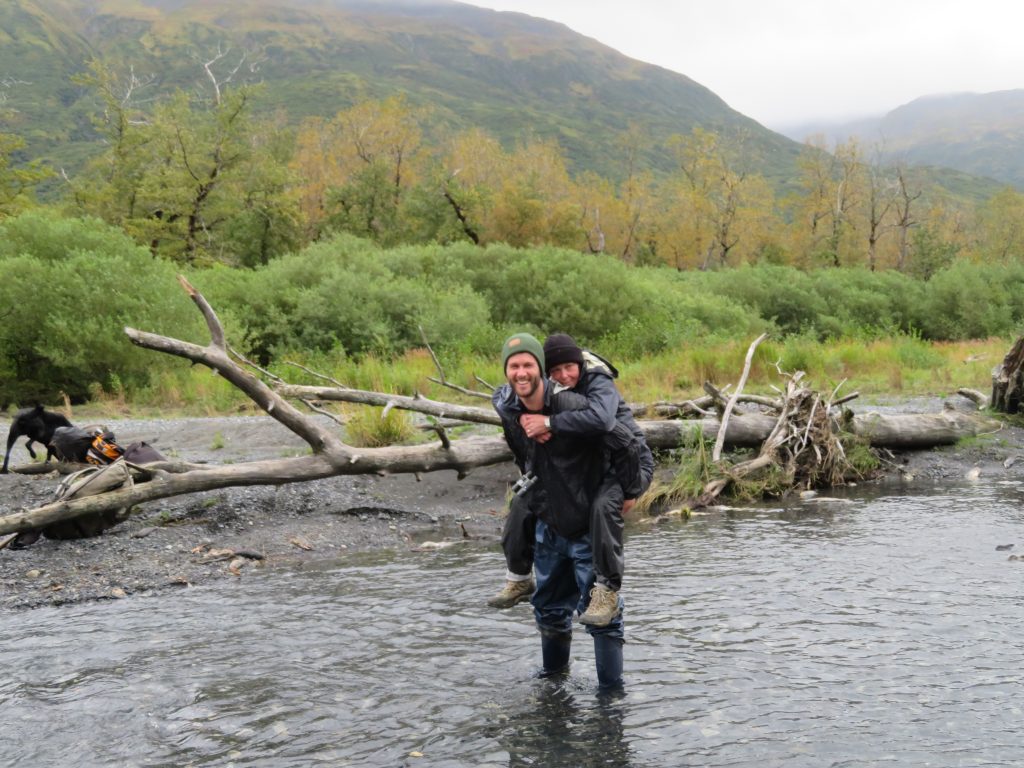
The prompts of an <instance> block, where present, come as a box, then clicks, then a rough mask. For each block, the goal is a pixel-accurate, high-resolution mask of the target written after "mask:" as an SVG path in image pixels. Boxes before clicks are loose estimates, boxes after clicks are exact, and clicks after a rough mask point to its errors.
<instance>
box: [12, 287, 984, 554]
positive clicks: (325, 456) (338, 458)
mask: <svg viewBox="0 0 1024 768" xmlns="http://www.w3.org/2000/svg"><path fill="white" fill-rule="evenodd" d="M179 280H180V282H181V284H182V286H183V287H184V289H185V290H186V292H187V293H188V294H189V297H190V298H191V299H192V301H193V302H194V303H195V304H196V306H197V307H198V308H199V311H200V312H201V313H202V315H203V317H204V319H205V320H206V324H207V329H208V331H209V334H210V342H209V344H207V345H206V346H199V345H197V344H192V343H189V342H185V341H180V340H177V339H173V338H169V337H166V336H159V335H156V334H152V333H145V332H142V331H138V330H135V329H132V328H126V329H125V333H126V334H127V335H128V337H129V338H130V339H131V341H132V342H133V343H134V344H136V345H138V346H140V347H143V348H146V349H151V350H154V351H158V352H164V353H166V354H171V355H175V356H178V357H182V358H184V359H186V360H189V361H191V362H192V363H201V364H203V365H205V366H207V367H209V368H211V369H212V370H214V371H215V372H216V373H218V374H219V375H221V376H223V377H224V378H225V379H227V380H228V381H229V382H231V383H232V384H233V385H234V386H236V387H237V388H238V389H239V390H241V391H242V392H244V393H245V394H246V395H247V396H248V397H249V398H250V399H251V400H252V401H253V402H255V403H256V404H257V405H259V406H260V407H261V408H262V409H263V410H264V411H266V413H268V414H269V415H270V416H272V417H273V418H274V419H276V420H277V421H279V422H280V423H281V424H282V425H283V426H285V427H286V428H288V429H289V430H291V431H292V432H294V433H295V434H297V435H298V436H300V437H302V438H303V440H305V441H306V443H308V445H309V446H310V449H311V450H312V455H309V456H302V457H297V458H289V459H278V460H270V461H257V462H249V463H243V464H234V465H228V466H206V465H201V466H196V465H187V464H183V463H168V464H160V465H154V466H152V467H149V468H146V469H144V470H143V472H142V473H141V477H140V478H139V480H140V481H141V482H137V483H136V484H135V486H134V487H132V488H126V489H122V490H116V491H112V492H109V493H104V494H101V495H97V496H89V497H85V498H75V499H70V500H61V501H56V502H53V503H50V504H46V505H43V506H40V507H37V508H35V509H31V510H19V511H17V512H14V513H12V514H7V515H4V516H0V535H3V534H8V533H16V532H20V531H27V530H32V529H37V528H41V527H45V526H47V525H51V524H53V523H57V522H60V521H64V520H71V519H74V518H76V517H79V516H82V515H90V514H95V513H99V512H104V511H107V510H111V509H119V508H123V507H130V506H132V505H136V504H141V503H143V502H147V501H153V500H155V499H162V498H167V497H171V496H179V495H184V494H189V493H198V492H204V491H211V490H216V489H220V488H228V487H235V486H247V485H283V484H287V483H297V482H306V481H309V480H317V479H321V478H326V477H334V476H341V475H357V474H391V473H420V472H433V471H437V470H442V469H451V470H455V471H456V472H457V473H458V476H459V477H460V478H461V477H464V476H465V475H466V474H467V473H468V472H469V471H470V470H471V469H473V468H474V467H480V466H485V465H489V464H497V463H501V462H504V461H508V460H510V459H511V458H512V456H511V452H510V451H509V449H508V447H507V445H506V444H505V441H504V439H503V438H502V437H501V436H498V435H494V436H485V437H469V438H462V439H459V440H448V439H447V438H446V437H445V436H444V435H443V434H442V435H441V437H442V440H441V443H440V444H439V445H417V446H404V447H403V446H395V447H387V448H356V447H353V446H350V445H347V444H345V443H344V442H343V441H342V440H341V439H340V438H339V437H337V436H336V435H334V434H333V433H332V432H330V431H328V430H326V429H325V428H323V426H321V424H319V423H318V422H317V421H316V420H314V419H312V418H309V417H307V416H306V415H304V414H303V413H301V412H300V411H298V410H297V409H296V408H295V407H294V406H292V405H291V404H290V403H289V402H288V400H287V399H285V398H286V396H289V397H297V398H303V399H320V400H338V401H345V402H357V403H366V404H372V405H381V406H383V407H385V408H388V407H395V408H402V409H406V410H412V411H419V412H422V413H426V414H430V415H432V416H435V417H441V418H457V419H460V420H463V421H474V422H479V423H483V424H491V425H494V424H497V423H498V419H497V417H496V415H495V413H494V412H493V411H492V410H491V409H490V408H475V407H472V406H459V405H453V404H449V403H439V402H437V401H432V400H428V399H426V398H423V397H419V396H416V397H400V396H395V395H385V394H381V393H373V392H363V391H359V390H352V389H347V388H344V387H295V386H291V385H284V384H279V385H278V386H277V389H272V388H271V387H269V386H267V385H266V384H264V383H263V382H262V381H261V380H260V379H258V378H256V377H255V376H253V375H252V374H250V373H249V372H247V371H246V370H244V369H243V368H242V367H241V366H240V365H239V364H238V363H236V362H235V361H234V360H232V358H231V355H230V354H229V350H228V348H227V345H226V343H225V339H224V332H223V329H222V327H221V325H220V321H219V320H218V319H217V316H216V314H215V312H214V311H213V309H212V308H211V307H210V305H209V304H208V303H207V302H206V300H205V298H203V296H202V295H201V294H199V293H198V292H197V291H196V290H195V289H194V288H192V286H191V285H189V284H188V282H187V281H185V280H184V278H179ZM775 423H776V419H775V418H774V417H772V416H768V415H762V414H756V413H749V414H744V415H742V416H739V415H736V414H733V416H732V417H731V418H730V419H729V420H728V422H727V424H726V429H725V430H724V431H723V430H721V422H720V421H719V420H718V419H715V418H703V419H699V420H693V421H642V422H640V425H641V427H642V428H643V430H644V433H645V435H646V436H647V440H648V442H649V443H650V445H651V447H652V448H655V449H669V448H675V447H678V446H679V445H681V444H682V443H684V442H685V441H686V439H687V438H688V437H690V436H691V435H692V434H693V433H694V432H695V431H697V430H699V431H700V432H702V433H703V434H704V435H705V436H717V435H718V434H719V433H720V432H723V434H724V437H723V444H724V445H728V446H729V447H733V448H735V447H745V446H757V445H759V444H761V443H762V442H763V441H764V440H765V439H766V438H767V437H768V435H769V434H771V431H772V429H773V426H774V424H775ZM850 423H851V429H852V430H853V431H854V432H855V433H857V434H861V435H863V436H865V437H867V438H868V439H869V440H870V441H871V444H872V445H876V446H879V447H881V446H885V447H895V448H924V447H932V446H935V445H943V444H948V443H952V442H955V441H956V440H958V439H960V438H962V437H966V436H969V435H975V434H978V433H979V432H981V431H984V430H986V429H988V428H989V427H988V425H987V424H984V423H983V422H981V421H980V420H978V419H972V418H970V417H968V416H966V415H963V414H939V415H937V416H927V415H911V416H882V415H876V414H869V415H868V416H867V417H856V416H855V417H853V419H852V421H851V422H850ZM439 429H441V430H442V432H443V428H440V427H439Z"/></svg>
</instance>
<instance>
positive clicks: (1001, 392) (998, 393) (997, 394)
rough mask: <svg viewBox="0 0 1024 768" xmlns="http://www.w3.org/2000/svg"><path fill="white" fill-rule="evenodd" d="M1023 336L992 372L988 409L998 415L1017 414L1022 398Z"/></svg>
mask: <svg viewBox="0 0 1024 768" xmlns="http://www.w3.org/2000/svg"><path fill="white" fill-rule="evenodd" d="M1022 366H1024V336H1022V337H1020V338H1019V339H1017V341H1016V342H1015V343H1014V345H1013V346H1012V347H1011V348H1010V351H1009V352H1007V353H1006V357H1004V358H1003V362H1002V363H1000V364H999V366H998V367H997V368H996V369H995V370H994V371H992V397H991V399H990V401H989V407H990V408H992V410H994V411H998V412H1000V413H1019V412H1020V404H1021V399H1022V397H1024V371H1022V370H1021V368H1022Z"/></svg>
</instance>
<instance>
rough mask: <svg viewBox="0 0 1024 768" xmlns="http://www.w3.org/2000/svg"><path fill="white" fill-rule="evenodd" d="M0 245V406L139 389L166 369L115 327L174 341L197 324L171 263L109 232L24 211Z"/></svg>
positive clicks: (1, 235)
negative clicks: (2, 310)
mask: <svg viewBox="0 0 1024 768" xmlns="http://www.w3.org/2000/svg"><path fill="white" fill-rule="evenodd" d="M0 243H3V244H4V246H3V247H2V248H0V275H2V277H0V306H3V307H7V308H9V310H10V311H9V314H8V316H7V317H6V319H5V322H4V327H3V331H2V334H0V361H2V363H0V370H3V371H5V372H8V373H9V375H6V376H4V377H3V378H2V379H0V402H3V403H6V402H29V401H32V400H41V401H50V402H52V401H53V400H55V399H57V398H59V396H60V393H62V392H63V393H66V394H67V395H68V396H69V397H70V398H71V399H72V401H74V402H80V401H82V400H84V399H85V398H87V397H88V396H89V393H90V391H97V388H98V389H99V390H106V391H108V392H109V391H112V390H114V389H116V388H124V387H127V388H134V387H140V386H144V385H145V384H146V383H147V382H148V381H149V378H150V375H151V374H154V373H156V372H158V371H160V370H161V369H164V368H166V367H167V366H170V365H174V364H176V363H175V361H174V360H173V359H172V358H170V357H168V356H166V355H162V354H161V353H159V352H154V351H148V350H143V349H140V348H137V347H135V346H134V345H133V344H132V343H131V341H130V340H129V339H128V337H127V336H126V335H125V333H124V328H125V326H133V327H136V328H138V329H140V330H146V331H153V332H156V333H161V332H164V333H167V334H169V335H173V336H176V337H181V335H182V334H188V333H189V332H193V331H195V332H198V331H199V330H200V329H202V327H203V325H202V320H201V318H200V315H199V313H198V312H197V311H196V310H195V308H194V307H193V306H192V303H191V302H190V301H189V300H188V297H187V296H186V295H185V294H184V292H182V291H181V289H180V288H179V286H178V284H177V282H176V280H175V271H174V268H173V266H171V265H170V264H167V263H165V262H161V261H156V260H154V259H153V258H152V256H151V255H150V254H149V252H148V251H147V250H146V249H144V248H140V247H138V246H136V245H134V244H133V243H132V242H131V241H130V240H129V239H128V238H127V237H126V236H125V235H124V234H122V233H121V232H120V231H119V230H116V229H114V228H112V227H108V226H106V225H102V224H99V223H97V222H96V221H94V220H89V219H84V220H83V219H61V218H58V217H56V216H55V215H53V214H44V213H42V212H40V211H33V212H31V213H26V214H23V215H22V216H19V217H17V218H14V219H9V220H7V221H5V222H4V223H3V225H0ZM37 250H38V253H37V252H36V251H37Z"/></svg>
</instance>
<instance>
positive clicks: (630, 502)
mask: <svg viewBox="0 0 1024 768" xmlns="http://www.w3.org/2000/svg"><path fill="white" fill-rule="evenodd" d="M635 506H636V499H626V500H625V501H624V502H622V516H623V517H625V516H626V515H628V514H629V513H630V512H632V511H633V507H635Z"/></svg>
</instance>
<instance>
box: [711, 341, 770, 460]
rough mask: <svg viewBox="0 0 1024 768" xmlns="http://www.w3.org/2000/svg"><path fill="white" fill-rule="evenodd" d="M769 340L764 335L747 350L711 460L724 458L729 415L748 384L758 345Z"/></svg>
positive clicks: (726, 408) (723, 416) (723, 415)
mask: <svg viewBox="0 0 1024 768" xmlns="http://www.w3.org/2000/svg"><path fill="white" fill-rule="evenodd" d="M767 338H768V334H767V333H762V334H761V335H760V336H758V337H757V338H756V339H754V341H753V342H752V343H751V345H750V348H749V349H748V350H747V357H746V359H745V360H744V362H743V374H742V375H741V376H740V382H739V384H737V385H736V391H735V392H734V393H733V395H732V397H730V398H729V402H728V404H727V405H726V406H725V413H723V414H722V429H721V430H719V434H718V437H717V438H716V439H715V448H714V450H713V451H712V453H711V460H712V461H718V460H719V459H721V458H722V448H723V446H724V445H725V427H726V425H727V424H728V423H729V415H730V414H731V413H732V410H733V408H735V407H736V398H737V396H738V395H739V394H740V393H741V392H742V391H743V386H744V385H745V384H746V383H747V376H749V375H750V366H751V364H752V363H753V362H754V352H755V351H756V350H757V347H758V345H759V344H760V343H761V342H762V341H764V340H765V339H767Z"/></svg>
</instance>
